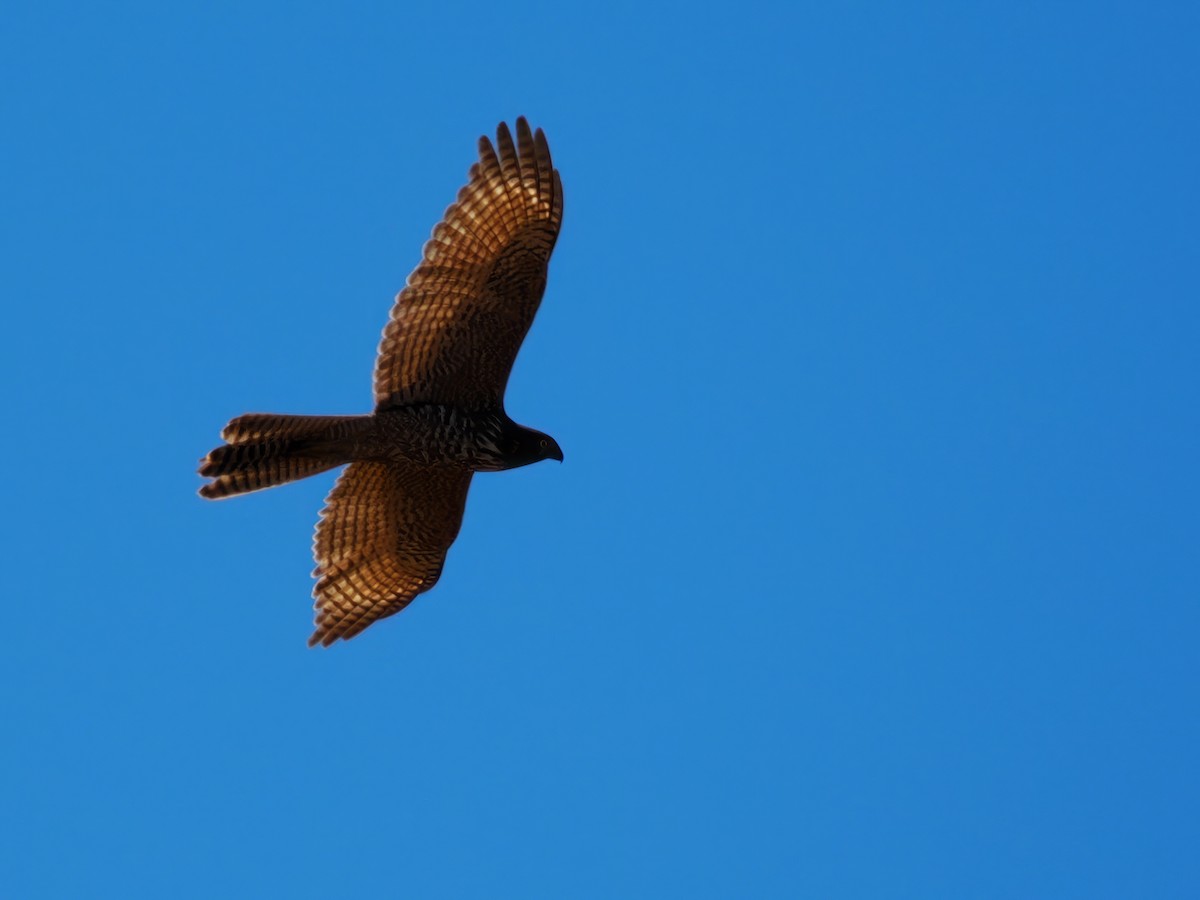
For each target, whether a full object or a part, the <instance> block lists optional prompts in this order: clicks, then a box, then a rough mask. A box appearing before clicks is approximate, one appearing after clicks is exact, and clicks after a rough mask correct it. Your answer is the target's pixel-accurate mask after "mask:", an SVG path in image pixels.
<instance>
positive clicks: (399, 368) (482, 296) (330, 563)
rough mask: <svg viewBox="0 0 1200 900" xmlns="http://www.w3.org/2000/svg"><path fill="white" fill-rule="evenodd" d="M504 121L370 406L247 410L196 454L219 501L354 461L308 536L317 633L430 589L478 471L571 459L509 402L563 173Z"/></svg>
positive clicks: (409, 287) (383, 365) (433, 240)
mask: <svg viewBox="0 0 1200 900" xmlns="http://www.w3.org/2000/svg"><path fill="white" fill-rule="evenodd" d="M516 132H517V133H516V141H515V142H514V141H513V137H512V134H511V133H510V132H509V130H508V126H507V125H505V124H504V123H501V124H500V126H499V128H498V129H497V131H496V144H495V145H494V146H493V144H492V142H491V141H490V140H488V138H487V137H486V136H485V137H481V138H480V139H479V160H478V162H476V163H475V164H474V165H473V166H472V167H471V170H470V175H469V179H468V181H467V184H466V186H465V187H463V188H462V190H460V191H459V192H458V199H457V200H456V201H455V202H454V203H452V204H451V205H450V206H449V207H448V208H447V209H446V212H445V215H443V217H442V221H441V222H440V223H439V224H438V225H437V226H436V227H435V228H434V229H433V235H432V236H431V237H430V239H429V241H428V243H426V244H425V248H424V251H423V254H422V260H421V262H420V264H419V265H418V266H417V267H416V269H414V270H413V272H412V274H411V275H409V276H408V280H407V282H406V285H405V287H404V289H403V290H401V291H400V293H399V294H398V295H397V296H396V301H395V304H394V305H393V307H392V312H391V317H390V319H389V321H388V323H387V327H385V328H384V330H383V339H382V341H381V343H380V345H379V355H378V358H377V360H376V363H375V382H374V384H375V410H374V412H372V413H371V414H369V415H357V416H289V415H273V414H269V413H266V414H264V413H250V414H247V415H243V416H238V417H237V418H236V419H234V420H233V421H231V422H230V423H229V424H228V425H226V426H225V429H224V430H223V431H222V432H221V437H222V439H223V440H224V441H225V443H224V444H223V445H222V446H220V447H217V448H216V449H215V450H213V451H212V452H211V453H209V454H208V455H207V456H206V457H204V459H203V460H201V463H200V474H201V475H203V476H205V477H209V478H211V479H212V481H210V482H208V483H207V484H205V485H204V486H203V487H201V488H200V495H201V496H202V497H207V498H208V499H210V500H216V499H220V498H224V497H231V496H233V495H235V494H244V493H249V492H250V491H257V490H261V489H263V488H268V487H273V486H275V485H277V484H284V483H286V482H289V481H295V480H296V479H298V478H307V477H308V476H309V475H315V474H317V473H318V472H324V471H327V470H328V469H333V468H336V467H337V466H341V465H344V464H346V463H349V465H348V466H347V467H346V469H345V471H344V472H342V474H341V476H340V477H339V478H338V480H337V483H336V484H335V485H334V487H333V490H332V491H331V492H330V494H329V496H328V497H327V498H326V500H325V508H324V509H323V510H322V511H321V518H320V521H319V522H318V523H317V528H316V536H315V538H314V540H313V556H314V558H315V559H316V563H317V567H316V569H315V570H314V572H313V577H315V578H316V579H317V583H316V587H315V588H314V589H313V597H314V598H315V600H316V603H315V604H314V607H315V609H316V631H314V632H313V635H312V637H310V638H309V641H308V643H309V646H315V645H316V644H323V645H324V646H326V647H328V646H329V645H330V644H332V643H333V642H334V641H336V640H338V639H339V638H342V639H349V638H352V637H354V636H355V635H357V634H359V633H360V632H361V631H363V629H365V628H366V627H367V626H369V625H370V624H371V623H372V622H375V621H377V620H379V619H382V618H384V617H385V616H390V615H393V614H395V613H398V612H400V610H402V609H404V607H405V606H407V605H408V604H409V603H410V602H412V600H413V598H415V597H416V596H417V594H420V593H422V592H424V591H427V590H429V589H430V588H432V587H433V586H434V585H435V584H436V583H437V580H438V576H439V575H441V572H442V566H443V564H444V563H445V560H446V551H447V550H448V549H449V548H450V545H451V543H453V542H454V539H455V537H457V535H458V530H459V527H460V525H461V524H462V517H463V508H464V506H465V504H466V500H467V488H468V487H469V486H470V484H471V476H472V475H474V474H475V473H476V472H496V471H501V470H503V469H513V468H516V467H518V466H524V465H528V464H530V463H535V462H538V461H540V460H543V459H556V460H558V461H560V462H561V461H562V458H563V456H562V450H560V449H559V446H558V443H557V442H556V441H555V440H554V438H552V437H550V436H549V435H547V434H543V433H542V432H540V431H534V430H533V429H532V428H525V427H524V426H521V425H518V424H517V423H516V422H514V421H513V420H512V419H510V418H509V417H508V415H507V414H506V413H505V412H504V388H505V385H506V384H507V382H508V376H509V372H510V371H511V370H512V366H513V361H514V360H515V359H516V356H517V351H518V350H519V349H520V347H521V341H522V340H523V339H524V337H525V333H526V332H527V331H529V326H530V325H531V324H532V323H533V317H534V315H535V314H536V313H537V310H538V305H539V304H540V303H541V300H542V293H543V292H544V291H545V288H546V272H547V267H548V264H549V262H550V253H551V251H552V250H553V249H554V244H555V241H556V240H557V239H558V230H559V225H560V223H561V222H562V209H563V206H562V183H561V181H560V180H559V176H558V171H557V170H556V169H555V168H554V166H553V164H552V163H551V161H550V148H549V146H548V145H547V143H546V137H545V135H544V134H542V130H541V129H540V128H539V129H538V130H537V131H536V132H531V131H530V128H529V123H528V122H526V121H525V119H524V118H519V119H517V127H516Z"/></svg>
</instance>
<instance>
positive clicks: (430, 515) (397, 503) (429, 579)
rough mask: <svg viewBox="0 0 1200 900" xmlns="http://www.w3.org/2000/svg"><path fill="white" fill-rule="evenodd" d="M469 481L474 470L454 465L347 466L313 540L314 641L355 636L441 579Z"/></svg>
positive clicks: (326, 504)
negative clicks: (315, 563) (315, 581)
mask: <svg viewBox="0 0 1200 900" xmlns="http://www.w3.org/2000/svg"><path fill="white" fill-rule="evenodd" d="M470 484H471V472H470V471H468V470H464V469H460V468H456V467H452V466H416V465H411V464H404V463H398V462H387V463H382V462H355V463H351V464H350V465H349V466H348V467H347V468H346V471H345V472H343V473H342V474H341V477H339V478H338V481H337V484H336V485H334V488H333V491H332V492H331V493H330V494H329V497H328V499H326V501H325V508H324V509H323V510H322V511H321V520H320V522H319V523H318V524H317V532H316V537H315V539H314V540H313V557H314V559H316V561H317V568H316V569H315V570H314V571H313V577H315V578H317V579H318V581H317V586H316V588H315V589H314V591H313V593H314V596H315V597H316V599H317V602H316V612H317V615H316V625H317V630H316V631H315V632H314V633H313V635H312V637H310V638H309V639H308V643H309V646H315V645H316V644H318V643H320V644H324V645H325V646H329V645H330V644H332V643H333V642H334V641H335V640H337V639H338V638H347V639H348V638H352V637H354V636H355V635H356V634H358V633H359V632H360V631H362V630H363V629H364V628H366V627H367V626H368V625H370V624H371V623H372V622H374V621H376V620H377V619H381V618H383V617H384V616H390V615H392V614H394V613H398V612H400V610H402V609H403V608H404V607H406V606H407V605H408V604H409V603H410V602H411V601H412V599H413V598H414V597H416V596H417V594H420V593H423V592H424V591H427V590H429V589H430V588H431V587H433V586H434V585H435V584H436V583H437V580H438V576H439V575H441V572H442V565H443V563H444V562H445V560H446V551H447V550H448V549H449V548H450V545H451V544H452V543H453V542H454V539H455V537H457V536H458V529H459V526H460V525H461V524H462V515H463V508H464V506H465V505H466V502H467V488H468V487H469V486H470Z"/></svg>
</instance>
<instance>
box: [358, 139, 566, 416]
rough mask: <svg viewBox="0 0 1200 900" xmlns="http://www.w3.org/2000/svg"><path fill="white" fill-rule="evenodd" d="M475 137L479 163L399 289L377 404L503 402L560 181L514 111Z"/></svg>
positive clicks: (537, 284)
mask: <svg viewBox="0 0 1200 900" xmlns="http://www.w3.org/2000/svg"><path fill="white" fill-rule="evenodd" d="M496 143H497V145H498V146H499V151H500V152H499V155H498V156H497V153H496V150H495V149H494V148H493V147H492V142H491V141H489V140H488V139H487V138H486V137H481V138H480V139H479V162H477V163H476V164H475V165H474V166H472V167H471V172H470V176H469V177H470V180H469V181H468V183H467V184H466V186H464V187H463V188H462V190H460V191H459V192H458V199H457V201H455V202H454V203H452V204H451V205H450V206H449V207H448V208H447V209H446V212H445V215H444V216H443V217H442V221H441V222H440V223H439V224H438V225H437V227H436V228H434V229H433V235H432V237H431V238H430V239H429V241H428V243H426V244H425V249H424V254H423V256H424V259H423V260H422V262H421V263H420V265H418V266H417V268H416V269H415V270H414V271H413V273H412V274H411V275H409V276H408V283H407V286H406V287H405V288H404V290H402V291H401V292H400V293H399V294H398V295H397V296H396V303H395V305H394V306H393V308H392V315H391V320H390V321H389V322H388V324H387V327H386V328H385V329H384V331H383V340H382V342H381V343H380V345H379V359H378V362H377V363H376V366H375V403H376V407H377V408H378V407H385V406H388V405H392V404H397V403H411V402H414V401H425V402H430V403H447V404H454V405H457V406H462V407H465V408H468V409H490V408H493V407H496V406H499V405H501V403H502V402H503V398H504V388H505V385H506V384H507V383H508V376H509V373H510V372H511V371H512V366H513V361H514V360H515V359H516V357H517V351H518V350H519V349H520V348H521V341H522V340H524V338H525V333H526V332H527V331H529V326H530V325H531V324H533V317H534V315H535V314H536V313H537V310H538V306H539V305H540V303H541V300H542V293H543V292H544V291H545V288H546V268H547V266H548V264H549V262H550V253H551V251H552V250H553V249H554V244H555V241H557V239H558V230H559V226H560V225H561V223H562V211H563V206H562V182H561V181H560V180H559V177H558V172H557V171H556V170H555V169H554V166H553V164H552V163H551V161H550V147H549V145H548V144H547V143H546V136H545V135H544V134H543V133H542V130H541V129H540V128H539V129H538V130H537V132H531V131H530V129H529V124H528V123H527V122H526V121H525V119H523V118H521V119H517V144H516V146H514V144H513V139H512V136H511V134H510V133H509V130H508V126H506V125H504V124H503V123H501V124H500V127H499V128H498V129H497V132H496Z"/></svg>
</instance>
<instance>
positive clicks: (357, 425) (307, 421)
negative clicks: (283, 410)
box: [200, 413, 373, 500]
mask: <svg viewBox="0 0 1200 900" xmlns="http://www.w3.org/2000/svg"><path fill="white" fill-rule="evenodd" d="M372 425H373V421H372V417H371V416H277V415H271V414H269V413H250V414H249V415H245V416H238V417H237V418H236V419H234V420H233V421H232V422H230V423H229V424H228V425H226V426H225V428H224V430H223V431H222V432H221V437H222V438H223V439H224V440H225V441H226V443H225V444H224V445H223V446H221V447H217V448H216V449H215V450H213V451H211V452H210V453H209V454H208V456H206V457H204V459H202V460H201V461H200V474H201V475H203V476H205V477H206V478H212V479H213V480H212V481H211V482H210V483H208V484H206V485H204V486H203V487H202V488H200V496H201V497H206V498H208V499H209V500H220V499H222V498H223V497H232V496H233V495H235V494H246V493H249V492H250V491H260V490H262V489H263V488H269V487H274V486H275V485H277V484H286V483H287V482H289V481H296V480H297V479H299V478H307V477H308V476H309V475H316V474H317V473H319V472H324V471H326V470H328V469H334V468H336V467H338V466H341V465H344V464H346V463H348V462H350V459H351V456H352V454H353V447H354V439H355V438H356V437H357V436H358V435H361V434H364V433H366V432H368V431H370V430H371V427H372Z"/></svg>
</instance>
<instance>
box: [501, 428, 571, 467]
mask: <svg viewBox="0 0 1200 900" xmlns="http://www.w3.org/2000/svg"><path fill="white" fill-rule="evenodd" d="M507 438H508V441H509V443H508V446H506V447H505V448H504V461H505V462H506V463H508V466H507V467H508V468H510V469H515V468H517V467H519V466H527V465H529V464H530V463H535V462H541V461H542V460H543V459H557V460H558V461H559V462H562V458H563V453H562V448H560V447H559V446H558V441H556V440H555V439H554V438H552V437H550V435H548V434H543V433H542V432H540V431H534V430H533V429H532V428H525V427H523V426H521V425H517V426H515V427H514V428H513V429H512V431H510V432H509V433H508V435H507Z"/></svg>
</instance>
